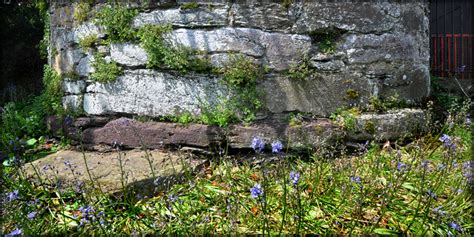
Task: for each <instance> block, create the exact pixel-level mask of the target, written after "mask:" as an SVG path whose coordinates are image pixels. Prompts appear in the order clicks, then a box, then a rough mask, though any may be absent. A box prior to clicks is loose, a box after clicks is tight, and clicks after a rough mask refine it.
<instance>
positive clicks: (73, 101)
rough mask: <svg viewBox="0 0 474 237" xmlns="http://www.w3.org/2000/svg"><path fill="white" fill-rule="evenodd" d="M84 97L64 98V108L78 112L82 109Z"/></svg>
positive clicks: (72, 96) (69, 96) (68, 96)
mask: <svg viewBox="0 0 474 237" xmlns="http://www.w3.org/2000/svg"><path fill="white" fill-rule="evenodd" d="M82 101H83V96H82V95H67V96H64V97H63V107H64V108H65V109H66V110H72V111H77V110H80V109H81V108H82Z"/></svg>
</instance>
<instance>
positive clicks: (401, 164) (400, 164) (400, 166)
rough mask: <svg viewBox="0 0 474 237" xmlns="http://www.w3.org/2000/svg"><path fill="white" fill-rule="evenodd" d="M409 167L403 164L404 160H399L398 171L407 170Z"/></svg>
mask: <svg viewBox="0 0 474 237" xmlns="http://www.w3.org/2000/svg"><path fill="white" fill-rule="evenodd" d="M406 169H407V165H405V164H403V163H402V162H398V164H397V170H398V172H405V171H406Z"/></svg>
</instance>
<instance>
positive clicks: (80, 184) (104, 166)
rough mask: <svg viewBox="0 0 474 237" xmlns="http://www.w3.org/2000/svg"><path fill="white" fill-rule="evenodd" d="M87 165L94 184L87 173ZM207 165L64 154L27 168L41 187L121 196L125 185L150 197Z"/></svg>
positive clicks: (159, 155) (161, 155)
mask: <svg viewBox="0 0 474 237" xmlns="http://www.w3.org/2000/svg"><path fill="white" fill-rule="evenodd" d="M147 157H148V158H147ZM85 162H87V166H88V168H89V172H90V174H91V176H92V179H93V182H91V180H90V177H89V175H88V173H87V169H86V163H85ZM120 163H122V165H121V164H120ZM150 163H151V165H150ZM203 163H204V160H199V159H195V158H192V157H191V156H190V155H187V154H178V153H171V152H163V151H156V150H148V151H147V152H145V151H143V150H130V151H116V152H109V153H98V152H84V153H83V152H79V151H72V150H61V151H59V152H57V153H54V154H51V155H48V156H46V157H44V158H41V159H39V160H36V161H33V162H31V163H28V164H26V165H25V166H24V168H25V172H26V175H27V177H29V178H30V179H32V180H33V181H34V182H36V183H40V180H41V181H42V182H43V183H44V184H45V185H52V186H55V187H57V188H59V189H60V190H66V189H69V188H70V189H72V190H75V191H77V192H84V191H86V190H90V187H91V186H92V184H91V183H93V185H94V186H95V188H96V189H99V188H100V189H101V190H102V192H105V193H117V192H122V191H123V190H124V187H123V185H122V181H123V184H125V188H127V189H129V190H136V191H137V192H138V193H140V194H142V195H143V194H147V195H149V194H153V192H155V191H163V190H164V189H166V188H168V187H170V185H173V183H176V182H177V181H179V176H181V175H182V174H183V171H184V169H186V168H191V170H193V169H196V168H198V167H199V166H200V165H201V164H203ZM33 167H34V168H33ZM35 169H36V171H37V172H38V174H39V177H40V178H38V176H37V174H36V172H35ZM152 169H153V172H152ZM122 171H123V175H122ZM153 173H155V175H154V176H153ZM85 184H87V186H86V185H85Z"/></svg>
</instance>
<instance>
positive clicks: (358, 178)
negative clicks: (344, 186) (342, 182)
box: [351, 176, 361, 184]
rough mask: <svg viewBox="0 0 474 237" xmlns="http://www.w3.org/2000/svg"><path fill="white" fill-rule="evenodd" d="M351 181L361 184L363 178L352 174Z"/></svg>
mask: <svg viewBox="0 0 474 237" xmlns="http://www.w3.org/2000/svg"><path fill="white" fill-rule="evenodd" d="M351 182H353V183H357V184H360V182H361V178H360V177H359V176H351Z"/></svg>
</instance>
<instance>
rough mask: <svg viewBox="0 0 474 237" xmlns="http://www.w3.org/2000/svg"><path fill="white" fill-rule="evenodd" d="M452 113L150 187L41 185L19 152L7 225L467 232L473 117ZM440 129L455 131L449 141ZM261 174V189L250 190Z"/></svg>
mask: <svg viewBox="0 0 474 237" xmlns="http://www.w3.org/2000/svg"><path fill="white" fill-rule="evenodd" d="M461 115H462V113H461ZM451 118H453V119H452V121H449V123H451V125H447V126H444V127H442V128H441V130H439V131H437V132H435V131H433V132H432V133H430V134H427V135H426V136H423V137H420V138H418V139H415V140H413V141H411V142H409V143H403V144H402V143H400V144H398V143H394V142H392V143H386V144H385V145H384V146H382V145H381V144H377V143H369V144H367V145H366V146H365V148H364V149H362V150H361V151H360V152H359V153H343V154H342V155H341V156H340V157H338V158H336V159H326V158H324V157H321V156H319V155H318V154H317V153H314V154H312V155H310V156H296V155H291V154H290V153H285V152H280V153H274V154H270V153H269V151H265V153H257V154H250V155H249V156H248V155H246V156H237V157H229V156H226V155H222V156H219V157H215V158H213V159H210V165H209V166H207V167H206V168H205V169H204V170H203V171H202V172H200V173H197V174H192V173H189V172H188V173H186V175H185V176H184V177H185V180H184V182H182V183H181V184H177V185H174V186H172V187H171V188H170V189H169V190H168V191H164V192H158V193H154V195H152V196H149V197H139V196H136V195H135V194H133V193H129V194H127V193H128V192H125V195H122V196H112V195H106V194H103V193H100V192H97V190H95V191H94V189H91V188H84V186H81V187H82V188H75V189H71V190H68V191H64V189H62V190H60V189H58V188H57V187H42V186H36V185H35V184H33V183H31V182H30V181H28V180H26V179H24V178H23V175H22V169H20V168H19V167H21V166H16V165H15V164H16V163H15V160H13V162H11V163H8V164H7V163H4V167H3V169H2V172H3V174H2V183H1V185H2V190H4V192H3V193H2V202H1V209H0V210H2V215H1V219H0V223H1V227H0V232H2V233H5V234H6V233H10V232H12V231H14V230H16V229H21V231H22V232H23V233H24V234H25V235H49V234H64V235H112V234H119V233H120V234H126V235H133V234H141V235H144V234H178V235H188V234H203V235H205V234H235V233H241V234H260V233H266V234H269V235H276V234H297V233H299V234H309V233H312V234H323V235H327V234H338V235H339V234H340V235H368V234H381V235H400V234H403V235H442V236H444V235H449V234H454V235H458V234H459V235H466V236H468V235H471V234H472V232H473V227H474V225H473V222H472V218H471V216H472V214H473V206H472V202H471V199H472V195H471V192H470V185H472V183H470V182H472V163H471V161H470V158H471V157H472V150H471V141H472V140H471V136H472V133H471V131H472V127H469V126H468V125H466V124H465V123H464V121H465V118H460V117H459V116H451ZM452 122H455V124H454V125H453V124H452ZM441 134H447V135H448V136H449V139H446V138H447V137H444V138H445V139H444V142H443V141H441V140H443V139H441V140H440V137H441ZM249 142H250V141H249ZM38 143H40V142H38ZM387 144H390V145H387ZM19 157H20V156H19ZM269 157H273V158H274V159H267V158H269ZM33 158H34V157H21V159H18V160H16V161H18V162H19V163H22V162H23V161H24V160H25V159H33ZM18 162H17V163H18ZM5 165H6V166H5ZM58 170H62V169H60V168H58ZM38 172H41V171H38ZM257 184H258V185H259V187H260V190H261V193H255V194H256V195H254V197H252V195H251V191H250V190H251V188H253V187H254V188H255V187H258V186H256V185H257ZM96 187H97V186H96ZM253 191H255V190H253Z"/></svg>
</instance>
